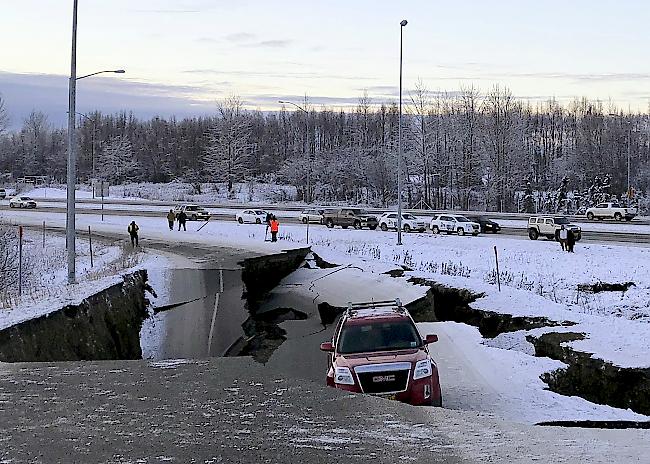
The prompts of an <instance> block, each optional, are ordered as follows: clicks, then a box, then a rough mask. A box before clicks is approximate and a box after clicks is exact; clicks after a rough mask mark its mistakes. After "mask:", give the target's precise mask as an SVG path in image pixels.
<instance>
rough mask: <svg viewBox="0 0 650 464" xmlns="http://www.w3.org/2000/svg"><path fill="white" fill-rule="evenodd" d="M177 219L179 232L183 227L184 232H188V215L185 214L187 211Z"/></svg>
mask: <svg viewBox="0 0 650 464" xmlns="http://www.w3.org/2000/svg"><path fill="white" fill-rule="evenodd" d="M176 219H178V230H181V226H182V227H183V230H187V228H186V227H185V222H186V221H187V214H185V211H181V212H180V213H178V216H176Z"/></svg>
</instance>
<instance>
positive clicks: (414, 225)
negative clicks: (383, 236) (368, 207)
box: [379, 213, 427, 232]
mask: <svg viewBox="0 0 650 464" xmlns="http://www.w3.org/2000/svg"><path fill="white" fill-rule="evenodd" d="M397 219H399V218H398V216H397V213H384V214H382V215H381V217H380V218H379V228H380V229H381V230H383V231H384V232H386V231H387V230H388V229H395V230H397ZM402 230H403V231H404V232H411V231H412V230H418V231H420V232H424V231H425V230H427V223H426V221H425V220H424V219H420V218H417V217H415V216H413V215H412V214H409V213H402Z"/></svg>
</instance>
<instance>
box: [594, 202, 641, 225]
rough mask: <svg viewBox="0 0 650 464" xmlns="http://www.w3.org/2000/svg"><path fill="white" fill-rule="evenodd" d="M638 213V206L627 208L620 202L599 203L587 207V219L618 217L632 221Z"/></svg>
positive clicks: (619, 219)
mask: <svg viewBox="0 0 650 464" xmlns="http://www.w3.org/2000/svg"><path fill="white" fill-rule="evenodd" d="M636 214H637V210H636V208H627V207H625V206H621V205H619V204H618V203H599V204H597V205H596V206H593V207H591V208H588V209H587V219H589V220H590V221H593V220H594V219H616V220H617V221H622V220H623V219H625V220H626V221H631V220H632V219H634V217H635V216H636Z"/></svg>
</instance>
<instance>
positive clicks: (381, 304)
mask: <svg viewBox="0 0 650 464" xmlns="http://www.w3.org/2000/svg"><path fill="white" fill-rule="evenodd" d="M395 306H396V307H397V308H398V309H403V306H402V301H401V300H400V299H399V298H395V299H394V300H379V301H362V302H357V303H352V302H351V301H350V302H348V309H347V314H348V315H351V314H352V313H353V312H354V311H358V310H360V309H375V308H389V307H395Z"/></svg>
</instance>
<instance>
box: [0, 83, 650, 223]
mask: <svg viewBox="0 0 650 464" xmlns="http://www.w3.org/2000/svg"><path fill="white" fill-rule="evenodd" d="M301 105H302V107H303V109H304V111H299V110H295V111H294V109H293V108H292V107H287V108H282V109H281V110H280V111H279V112H273V113H270V112H260V111H249V110H246V109H245V108H244V106H243V104H242V102H241V100H240V99H239V98H238V97H230V98H227V99H225V100H223V101H222V102H220V103H219V104H218V105H217V108H216V111H215V114H214V115H213V116H209V117H195V118H186V119H182V120H177V119H175V118H169V119H164V118H153V119H149V120H142V119H139V118H137V117H135V116H134V115H132V114H129V113H119V114H110V115H107V114H102V113H101V112H99V111H96V112H93V113H89V114H86V115H83V116H80V119H79V123H78V129H77V130H78V137H77V141H78V173H79V179H80V181H85V180H88V179H90V178H92V177H96V178H100V177H101V178H104V179H105V180H108V181H110V182H112V183H125V182H142V181H148V182H168V181H171V180H175V179H177V180H182V181H187V182H225V183H227V185H228V188H229V189H230V190H232V188H233V184H234V183H235V182H240V181H250V180H251V179H255V180H257V181H259V182H277V183H286V184H291V185H294V186H295V187H296V188H297V190H298V195H299V197H300V198H299V199H303V200H306V201H310V202H322V203H325V202H337V201H340V202H348V203H357V204H369V205H378V206H379V205H381V206H389V205H391V204H394V203H395V201H396V196H397V152H398V125H399V111H398V107H397V104H396V102H389V103H377V102H373V101H371V99H370V98H368V96H367V95H366V94H364V95H362V96H361V97H360V98H359V101H358V104H357V105H356V107H354V108H349V109H345V110H343V109H341V110H333V109H328V108H321V107H318V108H317V107H315V106H314V105H310V104H309V102H308V101H307V99H306V101H305V102H301ZM8 116H10V115H7V112H6V110H5V109H4V107H3V105H2V100H1V99H0V171H2V172H11V173H12V174H13V176H14V177H20V176H24V175H43V174H47V175H50V176H52V177H53V178H54V179H57V180H60V181H64V180H65V170H66V169H65V168H66V150H67V147H66V140H67V139H66V131H65V130H64V129H60V128H55V127H53V126H52V125H51V124H49V122H48V120H47V117H46V116H45V115H44V114H43V113H40V112H37V111H34V112H32V113H31V114H30V115H29V116H28V117H27V118H25V120H24V122H23V125H22V127H21V128H20V129H19V130H16V131H9V130H8ZM402 124H403V137H402V147H403V158H402V160H403V163H402V167H403V175H404V177H403V179H405V182H404V186H403V198H404V201H405V203H407V205H408V206H409V207H423V208H457V209H479V210H480V209H487V210H501V209H502V210H504V211H514V210H516V209H517V208H518V205H517V202H518V196H517V194H516V193H517V192H521V191H522V190H523V189H524V186H525V185H526V182H527V181H530V182H531V184H532V185H533V187H534V189H535V190H537V191H551V190H554V189H556V188H557V187H558V186H559V185H560V184H561V181H562V179H563V178H564V177H568V179H569V189H570V190H575V191H584V190H586V189H587V188H588V187H589V186H590V185H591V184H592V183H593V181H594V178H595V177H597V176H600V177H604V176H609V177H610V179H611V186H612V192H613V193H616V194H619V195H620V194H624V193H625V192H626V190H627V182H628V179H627V173H628V159H629V163H630V173H631V176H630V177H631V179H630V183H631V186H633V187H634V189H635V190H636V191H637V192H639V193H643V192H647V191H648V189H649V188H650V121H649V118H648V115H647V114H642V113H633V112H624V111H621V110H620V109H618V108H617V107H615V106H614V105H613V104H606V103H603V102H601V101H590V100H588V99H586V98H583V99H575V100H574V101H572V102H570V103H568V104H565V105H562V104H560V103H559V102H557V101H556V100H553V99H551V100H548V101H545V102H538V103H532V102H529V101H524V100H522V99H517V98H515V97H514V96H513V95H512V93H511V91H510V90H509V89H507V88H504V87H500V86H495V87H493V88H492V89H490V90H489V91H487V92H485V93H481V92H480V91H479V90H478V89H477V88H475V87H465V88H461V89H460V90H459V91H456V92H432V91H430V90H428V89H427V88H426V87H425V86H424V85H423V84H421V83H419V84H418V85H416V87H415V89H414V90H413V91H412V92H410V95H409V96H408V97H407V100H406V102H405V106H404V114H403V119H402Z"/></svg>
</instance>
